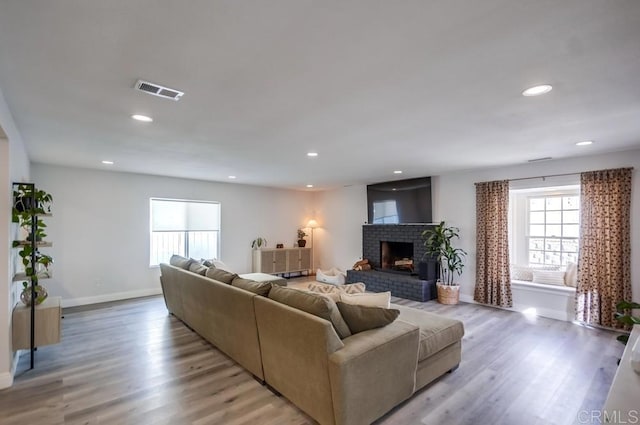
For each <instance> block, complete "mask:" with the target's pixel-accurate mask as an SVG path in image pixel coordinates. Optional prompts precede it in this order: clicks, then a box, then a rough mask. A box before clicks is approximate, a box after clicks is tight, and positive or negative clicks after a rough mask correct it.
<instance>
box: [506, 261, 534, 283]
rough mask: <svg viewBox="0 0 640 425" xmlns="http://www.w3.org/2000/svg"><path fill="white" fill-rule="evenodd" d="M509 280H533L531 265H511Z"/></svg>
mask: <svg viewBox="0 0 640 425" xmlns="http://www.w3.org/2000/svg"><path fill="white" fill-rule="evenodd" d="M511 280H526V281H529V282H531V281H532V280H533V269H532V268H531V267H524V266H516V265H515V264H512V265H511Z"/></svg>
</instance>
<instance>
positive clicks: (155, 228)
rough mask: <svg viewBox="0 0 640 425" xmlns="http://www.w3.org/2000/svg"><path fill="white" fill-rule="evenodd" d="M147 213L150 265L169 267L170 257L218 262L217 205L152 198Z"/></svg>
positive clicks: (218, 215)
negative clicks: (149, 212) (216, 260)
mask: <svg viewBox="0 0 640 425" xmlns="http://www.w3.org/2000/svg"><path fill="white" fill-rule="evenodd" d="M150 211H151V214H150V215H151V220H150V221H151V226H150V227H151V243H150V256H149V265H151V266H157V265H158V264H160V263H168V262H169V259H170V258H171V256H172V255H173V254H178V255H182V256H183V257H190V258H196V259H200V258H207V259H210V258H218V253H219V251H220V203H219V202H207V201H189V200H176V199H157V198H151V200H150Z"/></svg>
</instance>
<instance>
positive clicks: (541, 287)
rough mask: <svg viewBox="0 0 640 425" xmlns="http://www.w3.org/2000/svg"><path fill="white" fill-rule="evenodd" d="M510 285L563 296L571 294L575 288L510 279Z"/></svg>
mask: <svg viewBox="0 0 640 425" xmlns="http://www.w3.org/2000/svg"><path fill="white" fill-rule="evenodd" d="M511 286H512V287H514V288H518V289H522V290H525V291H531V292H542V293H547V294H555V295H558V294H563V295H565V296H573V295H574V294H575V293H576V288H574V287H572V286H560V285H548V284H545V283H535V282H529V281H527V280H512V281H511Z"/></svg>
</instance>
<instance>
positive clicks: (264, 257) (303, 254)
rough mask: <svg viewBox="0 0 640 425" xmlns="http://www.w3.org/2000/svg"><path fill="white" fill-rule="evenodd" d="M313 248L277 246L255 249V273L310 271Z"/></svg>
mask: <svg viewBox="0 0 640 425" xmlns="http://www.w3.org/2000/svg"><path fill="white" fill-rule="evenodd" d="M309 270H311V248H275V249H256V250H254V251H253V273H268V274H285V273H297V272H307V273H308V272H309Z"/></svg>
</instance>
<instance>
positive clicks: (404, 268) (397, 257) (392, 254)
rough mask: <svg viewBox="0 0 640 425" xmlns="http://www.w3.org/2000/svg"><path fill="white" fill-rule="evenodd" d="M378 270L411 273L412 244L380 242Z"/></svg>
mask: <svg viewBox="0 0 640 425" xmlns="http://www.w3.org/2000/svg"><path fill="white" fill-rule="evenodd" d="M380 269H381V270H382V271H396V272H406V273H413V271H414V264H413V243H411V242H394V241H380Z"/></svg>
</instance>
